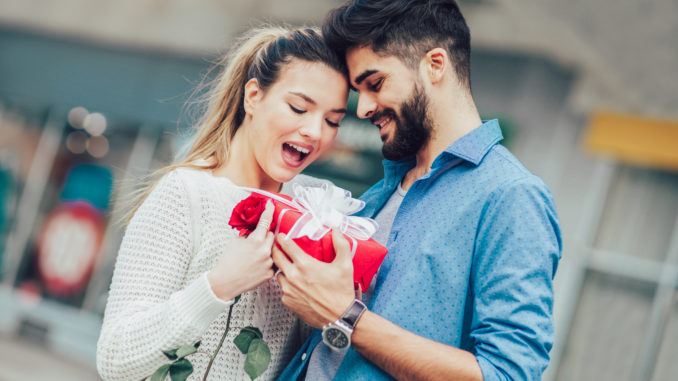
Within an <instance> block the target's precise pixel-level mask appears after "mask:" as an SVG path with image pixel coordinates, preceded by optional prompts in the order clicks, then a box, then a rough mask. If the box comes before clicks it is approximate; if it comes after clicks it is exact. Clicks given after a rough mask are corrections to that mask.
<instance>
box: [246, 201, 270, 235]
mask: <svg viewBox="0 0 678 381" xmlns="http://www.w3.org/2000/svg"><path fill="white" fill-rule="evenodd" d="M273 209H274V207H273V202H272V201H271V200H268V201H266V207H265V208H264V212H263V213H262V214H261V217H259V222H258V223H257V227H256V228H255V229H254V231H253V232H252V233H251V234H250V237H252V238H255V239H260V240H263V239H264V238H266V233H267V232H268V229H269V228H270V227H271V222H272V221H273Z"/></svg>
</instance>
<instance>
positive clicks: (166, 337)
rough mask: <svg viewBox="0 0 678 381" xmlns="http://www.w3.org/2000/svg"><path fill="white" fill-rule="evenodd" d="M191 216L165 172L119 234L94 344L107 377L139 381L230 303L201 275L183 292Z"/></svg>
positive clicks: (178, 184) (182, 192)
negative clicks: (169, 352)
mask: <svg viewBox="0 0 678 381" xmlns="http://www.w3.org/2000/svg"><path fill="white" fill-rule="evenodd" d="M191 229H192V226H191V213H190V205H189V199H188V196H187V192H186V189H185V187H184V184H183V183H182V181H181V178H180V175H179V174H178V173H177V172H176V171H175V172H171V173H169V174H168V175H166V176H165V177H164V178H163V179H162V180H161V181H160V182H159V183H158V184H157V186H156V187H155V189H154V190H153V192H152V193H151V194H150V195H149V197H148V198H147V199H146V201H145V202H144V203H143V205H142V206H141V207H140V208H139V210H138V211H137V213H136V214H135V216H134V218H133V219H132V221H131V222H130V225H129V226H128V228H127V231H126V232H125V236H124V238H123V241H122V244H121V247H120V252H119V254H118V259H117V262H116V266H115V272H114V274H113V281H112V283H111V290H110V294H109V298H108V303H107V305H106V313H105V316H104V323H103V327H102V331H101V336H100V338H99V343H98V347H97V367H98V369H99V373H100V375H101V376H102V377H103V378H104V379H106V380H123V379H125V380H128V379H141V378H144V377H146V376H149V375H150V374H152V373H153V371H155V369H157V368H158V367H159V366H160V365H162V364H163V363H165V362H166V361H167V359H166V358H165V356H164V355H163V354H162V352H161V351H162V350H169V349H173V348H176V347H179V346H181V345H186V344H192V343H194V342H195V341H197V340H198V339H199V338H200V336H201V335H202V334H203V332H204V331H205V330H206V329H207V327H208V326H209V324H210V323H211V322H212V321H213V320H214V319H215V318H216V317H217V316H218V315H219V314H220V313H221V312H223V310H224V309H225V308H226V307H227V306H228V305H229V304H228V303H226V302H224V301H222V300H220V299H218V298H217V297H216V296H215V295H214V293H213V292H212V290H211V288H210V285H209V283H208V281H207V276H206V274H203V275H202V276H200V277H198V278H197V279H195V280H193V281H192V282H189V283H188V286H186V287H182V286H183V284H184V282H185V277H186V275H187V271H188V266H189V263H190V259H191V256H192V253H191V248H192V244H191Z"/></svg>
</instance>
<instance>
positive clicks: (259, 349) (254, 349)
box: [245, 339, 271, 380]
mask: <svg viewBox="0 0 678 381" xmlns="http://www.w3.org/2000/svg"><path fill="white" fill-rule="evenodd" d="M269 362H271V351H270V350H269V349H268V344H266V343H265V342H264V340H262V339H254V340H252V342H251V343H250V347H249V348H248V349H247V358H245V372H247V375H248V376H250V379H252V380H254V379H255V378H257V377H259V376H261V374H262V373H264V372H265V371H266V368H268V363H269Z"/></svg>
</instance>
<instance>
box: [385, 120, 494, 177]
mask: <svg viewBox="0 0 678 381" xmlns="http://www.w3.org/2000/svg"><path fill="white" fill-rule="evenodd" d="M503 138H504V137H503V135H502V133H501V128H500V127H499V122H498V121H497V119H492V120H488V121H484V122H483V124H481V125H480V126H479V127H478V128H475V129H473V131H471V132H469V133H468V134H466V135H464V136H462V137H461V138H459V139H458V140H457V141H455V142H454V143H452V144H450V145H449V146H448V147H447V148H446V149H445V150H444V151H443V152H442V153H440V155H438V156H437V157H436V158H435V160H434V161H433V164H432V165H431V169H432V170H436V169H437V168H440V167H441V166H443V165H445V164H446V163H448V162H449V161H450V160H453V159H455V158H460V159H462V160H465V161H467V162H469V163H472V164H473V165H478V164H480V162H481V161H482V160H483V158H484V157H485V155H486V154H487V153H488V152H489V151H490V149H491V148H492V147H493V146H494V145H496V144H497V143H498V142H499V141H501V140H502V139H503ZM416 163H417V162H416V159H415V158H414V157H410V158H406V159H403V160H399V161H391V160H386V159H384V161H383V164H384V185H385V187H386V188H387V189H395V186H396V185H397V184H398V183H400V181H401V180H402V179H403V177H404V176H405V174H406V173H407V172H408V171H409V170H410V169H412V168H414V166H415V165H416Z"/></svg>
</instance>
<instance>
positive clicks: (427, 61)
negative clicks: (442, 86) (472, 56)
mask: <svg viewBox="0 0 678 381" xmlns="http://www.w3.org/2000/svg"><path fill="white" fill-rule="evenodd" d="M423 64H424V70H425V74H426V75H427V76H428V78H429V80H430V81H431V83H432V84H436V83H438V82H440V81H442V80H443V78H444V76H445V72H446V71H447V69H448V67H449V66H450V57H449V55H448V54H447V50H445V49H443V48H433V49H431V50H429V51H428V52H427V53H426V55H425V56H424V59H423Z"/></svg>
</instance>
